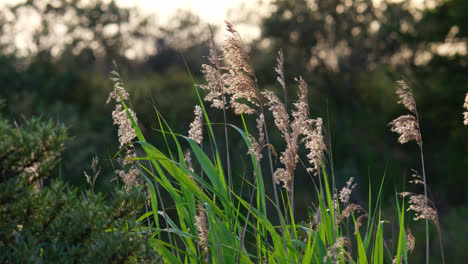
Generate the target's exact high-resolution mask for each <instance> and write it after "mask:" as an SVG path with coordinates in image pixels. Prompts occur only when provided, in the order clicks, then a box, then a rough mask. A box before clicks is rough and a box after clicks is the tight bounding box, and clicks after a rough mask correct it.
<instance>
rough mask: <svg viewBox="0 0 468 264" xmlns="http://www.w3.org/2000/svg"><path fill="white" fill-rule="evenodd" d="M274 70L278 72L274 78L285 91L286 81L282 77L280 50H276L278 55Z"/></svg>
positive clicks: (282, 62) (281, 52)
mask: <svg viewBox="0 0 468 264" xmlns="http://www.w3.org/2000/svg"><path fill="white" fill-rule="evenodd" d="M275 72H276V73H277V74H278V77H276V80H277V81H278V82H279V83H280V85H281V87H282V88H283V90H284V92H286V82H285V79H284V56H283V51H282V50H279V51H278V57H276V67H275Z"/></svg>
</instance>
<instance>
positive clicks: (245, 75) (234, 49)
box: [221, 21, 260, 114]
mask: <svg viewBox="0 0 468 264" xmlns="http://www.w3.org/2000/svg"><path fill="white" fill-rule="evenodd" d="M225 22H226V28H227V31H228V32H229V33H230V34H229V36H228V38H227V39H226V41H225V45H224V47H223V57H224V59H225V61H226V63H227V66H226V67H225V68H224V69H225V70H227V72H226V73H224V74H222V77H221V79H222V81H223V83H224V85H226V86H227V88H226V93H227V94H229V95H231V100H230V103H231V106H232V107H233V108H234V112H235V113H236V114H253V113H255V109H254V108H253V106H254V107H255V106H257V107H258V106H259V105H260V104H259V101H260V95H259V92H258V89H257V88H256V85H255V82H254V80H252V77H253V76H254V75H255V74H254V70H253V68H252V66H251V65H250V62H249V56H248V55H247V53H246V52H245V50H244V48H243V44H242V41H241V40H240V36H239V33H238V32H237V31H236V30H235V29H234V27H233V25H232V24H231V23H229V22H227V21H225ZM239 100H241V101H239ZM243 100H245V101H247V102H249V103H250V104H251V105H248V104H246V102H243Z"/></svg>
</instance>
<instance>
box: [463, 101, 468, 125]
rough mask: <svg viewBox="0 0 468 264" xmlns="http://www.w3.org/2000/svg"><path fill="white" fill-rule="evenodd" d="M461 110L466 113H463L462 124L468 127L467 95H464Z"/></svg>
mask: <svg viewBox="0 0 468 264" xmlns="http://www.w3.org/2000/svg"><path fill="white" fill-rule="evenodd" d="M463 108H465V109H466V112H464V113H463V124H465V125H468V93H466V96H465V103H464V104H463Z"/></svg>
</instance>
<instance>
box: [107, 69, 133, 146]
mask: <svg viewBox="0 0 468 264" xmlns="http://www.w3.org/2000/svg"><path fill="white" fill-rule="evenodd" d="M111 74H112V75H113V77H112V78H111V80H112V81H113V82H114V90H113V91H112V92H111V93H110V94H109V98H107V102H106V103H107V104H108V103H110V102H112V101H115V110H114V111H113V112H112V119H113V120H114V124H115V125H118V126H119V130H118V136H119V143H120V147H121V148H122V147H124V146H126V145H128V144H130V143H131V142H132V140H133V139H134V138H136V133H135V130H134V129H133V126H132V121H131V120H130V118H129V117H128V115H127V111H126V110H125V108H124V107H123V105H122V101H127V100H128V98H129V95H128V93H127V91H126V90H125V89H124V87H123V84H122V81H121V79H120V75H119V73H118V72H116V71H112V72H111ZM128 111H129V112H130V115H131V116H132V117H133V120H135V122H137V117H136V114H135V112H133V110H132V109H131V108H128Z"/></svg>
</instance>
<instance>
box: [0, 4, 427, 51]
mask: <svg viewBox="0 0 468 264" xmlns="http://www.w3.org/2000/svg"><path fill="white" fill-rule="evenodd" d="M25 1H26V0H0V8H1V7H2V6H3V5H8V4H15V3H21V2H25ZM48 1H53V0H45V2H48ZM59 1H60V0H59ZM82 1H84V2H87V1H89V2H92V1H94V0H82ZM103 1H110V0H103ZM115 1H116V2H117V3H118V5H119V6H121V7H136V8H137V9H139V11H140V12H141V13H142V14H144V15H152V17H153V18H154V21H153V22H154V23H155V24H156V25H159V26H165V25H170V23H171V18H172V17H174V15H176V14H177V12H178V11H179V10H181V9H183V10H189V11H191V12H192V13H194V14H196V15H197V16H199V17H200V18H201V20H202V23H203V22H205V23H209V24H211V25H215V26H222V25H223V21H224V20H229V21H231V22H233V23H234V24H235V25H236V27H237V29H238V30H239V32H241V34H242V37H243V39H244V40H245V41H247V42H248V41H249V40H251V39H255V38H256V37H258V36H259V34H260V29H259V27H258V25H256V23H259V22H260V19H261V17H262V16H265V15H268V13H269V12H270V10H269V7H270V5H269V4H270V3H271V2H273V0H115ZM306 1H312V2H313V0H306ZM349 1H353V0H349ZM381 1H382V0H374V2H375V3H376V4H377V5H378V4H379V2H381ZM390 1H392V2H402V1H410V3H411V6H413V7H416V8H418V7H422V5H423V3H425V4H426V6H431V5H433V4H434V3H435V2H436V0H390ZM239 10H241V12H239ZM230 11H234V12H230ZM248 12H251V13H252V14H254V15H253V19H254V20H253V21H250V22H251V23H252V24H242V23H240V24H239V22H240V21H243V20H242V16H243V15H246V14H247V13H248ZM25 16H26V17H27V18H25V17H22V18H20V19H22V20H24V23H20V28H17V29H16V31H15V33H14V35H15V36H16V46H17V48H19V49H20V50H21V49H25V50H26V49H27V48H28V46H27V43H28V38H31V34H30V33H31V32H32V30H33V28H32V27H31V25H32V24H35V23H37V22H38V21H37V22H36V21H35V20H34V17H30V16H28V15H25ZM250 18H251V19H252V17H250ZM21 25H22V26H21ZM218 37H222V36H218Z"/></svg>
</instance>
